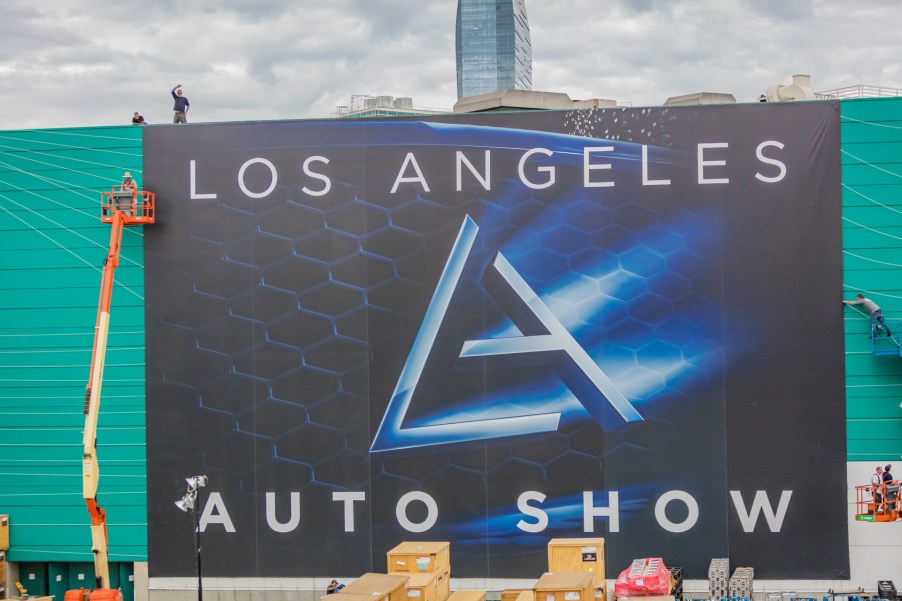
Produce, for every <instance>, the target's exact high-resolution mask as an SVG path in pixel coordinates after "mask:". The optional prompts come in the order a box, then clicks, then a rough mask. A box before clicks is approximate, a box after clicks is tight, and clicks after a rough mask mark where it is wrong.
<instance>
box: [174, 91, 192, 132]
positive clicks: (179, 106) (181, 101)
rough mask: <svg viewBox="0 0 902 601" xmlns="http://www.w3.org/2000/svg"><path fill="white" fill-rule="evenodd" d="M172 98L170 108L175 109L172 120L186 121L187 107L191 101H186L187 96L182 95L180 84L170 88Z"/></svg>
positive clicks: (175, 121)
mask: <svg viewBox="0 0 902 601" xmlns="http://www.w3.org/2000/svg"><path fill="white" fill-rule="evenodd" d="M172 99H173V100H174V101H175V104H173V105H172V110H173V111H175V114H174V115H173V116H172V122H173V123H188V109H189V108H191V103H190V102H188V97H187V96H182V84H178V85H177V86H175V87H174V88H172Z"/></svg>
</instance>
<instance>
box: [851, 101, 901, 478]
mask: <svg viewBox="0 0 902 601" xmlns="http://www.w3.org/2000/svg"><path fill="white" fill-rule="evenodd" d="M840 114H841V119H842V162H843V249H844V261H843V269H844V274H843V277H844V282H845V289H846V298H853V297H854V295H855V294H856V293H858V292H863V293H864V294H865V295H866V296H868V297H870V298H872V299H873V300H874V301H875V302H877V303H878V304H879V305H880V306H881V308H882V309H883V313H884V316H885V317H886V319H887V322H888V323H889V324H890V327H891V328H893V329H894V330H896V332H897V333H898V335H897V336H896V338H897V340H902V328H900V327H899V325H898V323H897V322H902V277H900V276H902V99H896V98H890V99H862V100H849V101H843V102H842V103H840ZM844 317H845V330H846V336H845V348H846V418H847V432H846V433H847V445H848V446H847V449H848V459H849V460H850V461H878V462H881V461H888V460H891V459H895V458H897V457H898V456H899V455H900V454H902V408H900V406H899V403H900V401H902V357H900V356H898V355H892V356H874V355H872V354H871V341H870V339H869V338H868V332H869V324H868V319H867V317H866V316H864V315H861V314H859V313H856V312H855V311H853V310H852V309H849V308H845V309H844ZM877 342H878V345H879V346H878V348H880V349H885V350H894V349H895V347H894V346H893V344H892V343H890V342H887V341H886V340H885V339H879V340H878V341H877Z"/></svg>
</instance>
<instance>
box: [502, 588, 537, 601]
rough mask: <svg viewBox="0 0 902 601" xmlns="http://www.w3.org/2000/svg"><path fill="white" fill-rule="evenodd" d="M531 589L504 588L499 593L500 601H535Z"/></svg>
mask: <svg viewBox="0 0 902 601" xmlns="http://www.w3.org/2000/svg"><path fill="white" fill-rule="evenodd" d="M535 598H536V596H535V593H534V592H533V590H532V589H531V588H506V589H504V590H503V591H501V601H535Z"/></svg>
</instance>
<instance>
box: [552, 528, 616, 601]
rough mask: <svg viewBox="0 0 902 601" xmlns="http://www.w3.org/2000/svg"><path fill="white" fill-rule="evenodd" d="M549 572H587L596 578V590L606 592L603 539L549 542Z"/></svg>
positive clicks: (556, 539)
mask: <svg viewBox="0 0 902 601" xmlns="http://www.w3.org/2000/svg"><path fill="white" fill-rule="evenodd" d="M548 571H549V572H551V573H552V574H557V573H565V572H585V573H587V574H592V575H593V576H594V577H595V588H600V589H601V590H602V591H604V590H605V586H606V584H605V575H604V539H603V538H553V539H551V540H550V541H548Z"/></svg>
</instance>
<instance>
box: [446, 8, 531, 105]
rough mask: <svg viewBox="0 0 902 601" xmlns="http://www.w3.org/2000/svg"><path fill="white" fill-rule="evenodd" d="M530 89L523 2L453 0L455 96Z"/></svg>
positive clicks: (526, 29) (529, 55) (527, 36)
mask: <svg viewBox="0 0 902 601" xmlns="http://www.w3.org/2000/svg"><path fill="white" fill-rule="evenodd" d="M508 89H516V90H531V89H532V43H531V42H530V39H529V21H528V20H527V18H526V0H457V97H458V98H464V97H465V96H475V95H477V94H487V93H488V92H494V91H496V90H508Z"/></svg>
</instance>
